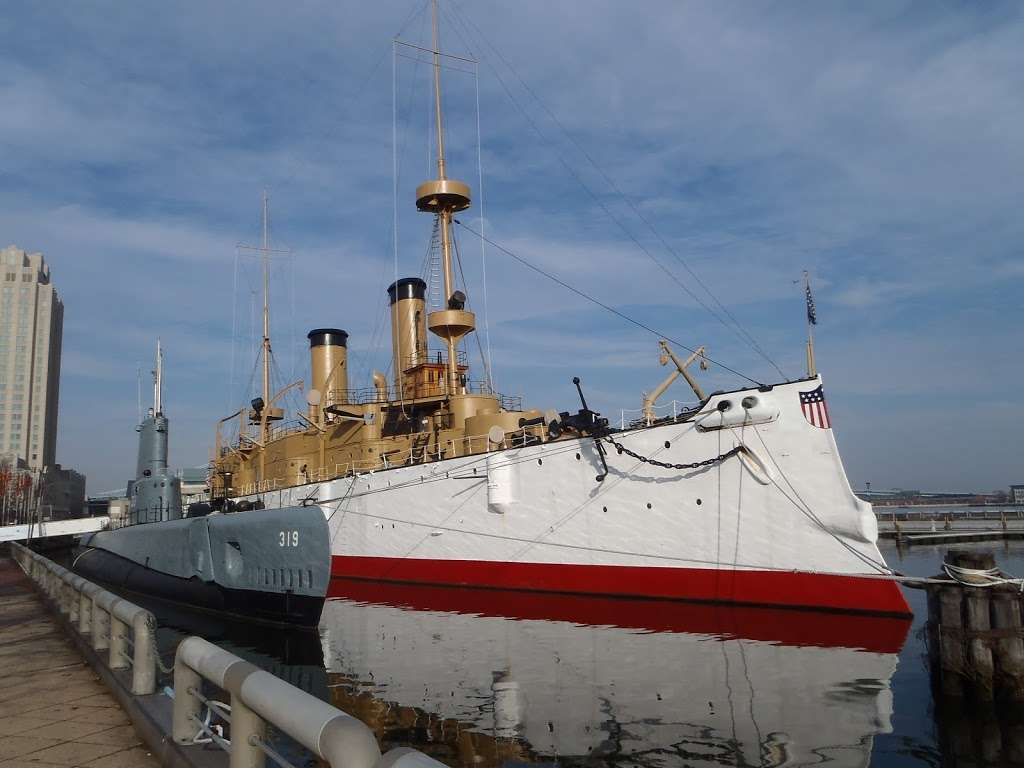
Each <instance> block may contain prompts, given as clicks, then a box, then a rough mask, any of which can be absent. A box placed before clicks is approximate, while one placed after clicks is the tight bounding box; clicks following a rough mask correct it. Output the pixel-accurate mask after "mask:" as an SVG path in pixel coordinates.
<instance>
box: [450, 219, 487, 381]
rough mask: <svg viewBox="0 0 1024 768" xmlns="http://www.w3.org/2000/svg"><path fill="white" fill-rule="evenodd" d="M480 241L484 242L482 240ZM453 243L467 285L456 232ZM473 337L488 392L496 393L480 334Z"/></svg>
mask: <svg viewBox="0 0 1024 768" xmlns="http://www.w3.org/2000/svg"><path fill="white" fill-rule="evenodd" d="M480 242H483V241H482V240H481V241H480ZM452 245H454V246H455V263H456V264H457V265H458V267H459V277H461V278H462V285H463V286H465V285H466V273H465V272H463V271H462V255H461V254H460V253H459V239H458V238H457V237H455V233H454V232H453V233H452ZM466 306H467V307H468V306H470V302H469V299H468V298H467V300H466ZM473 337H474V338H475V339H476V348H477V350H478V351H479V352H480V362H481V363H483V366H484V372H485V373H487V374H488V375H487V388H488V392H490V393H492V394H493V393H494V384H493V383H492V382H491V377H490V374H489V373H488V369H487V358H486V357H485V356H484V348H483V344H481V342H480V334H479V333H474V334H473Z"/></svg>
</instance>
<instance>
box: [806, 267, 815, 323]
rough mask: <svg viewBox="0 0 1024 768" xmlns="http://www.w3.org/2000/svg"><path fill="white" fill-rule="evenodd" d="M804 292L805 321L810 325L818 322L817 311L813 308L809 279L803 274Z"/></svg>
mask: <svg viewBox="0 0 1024 768" xmlns="http://www.w3.org/2000/svg"><path fill="white" fill-rule="evenodd" d="M804 292H805V293H806V294H807V322H808V323H810V324H811V325H817V324H818V313H817V311H816V310H815V309H814V297H813V296H812V295H811V281H810V279H808V278H807V276H806V275H804Z"/></svg>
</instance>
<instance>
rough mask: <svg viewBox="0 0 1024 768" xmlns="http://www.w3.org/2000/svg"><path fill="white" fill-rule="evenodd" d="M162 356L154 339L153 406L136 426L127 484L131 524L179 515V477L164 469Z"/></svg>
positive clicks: (165, 431) (166, 424) (165, 424)
mask: <svg viewBox="0 0 1024 768" xmlns="http://www.w3.org/2000/svg"><path fill="white" fill-rule="evenodd" d="M163 359H164V358H163V351H162V349H161V347H160V342H159V341H158V342H157V346H156V369H155V370H154V371H153V407H152V408H150V409H149V414H148V415H147V416H146V418H145V419H143V420H142V423H141V424H139V426H138V430H137V431H138V433H139V453H138V460H137V462H136V465H135V480H134V481H133V482H132V483H131V484H130V485H129V487H128V497H129V498H130V499H131V507H130V509H129V521H130V522H131V523H152V522H157V521H160V520H175V519H177V518H179V517H181V480H180V479H179V478H177V477H173V476H171V475H169V474H168V472H167V437H168V429H169V427H170V422H169V421H168V419H167V417H166V416H165V415H164V412H163Z"/></svg>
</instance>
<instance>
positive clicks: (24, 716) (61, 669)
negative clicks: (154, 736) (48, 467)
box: [0, 557, 159, 768]
mask: <svg viewBox="0 0 1024 768" xmlns="http://www.w3.org/2000/svg"><path fill="white" fill-rule="evenodd" d="M52 766H63V768H86V767H88V768H159V763H158V762H157V761H156V759H154V758H153V757H152V756H150V754H149V753H148V752H147V751H146V750H145V748H144V747H143V746H142V742H141V740H140V739H139V738H138V737H137V736H136V735H135V731H134V730H133V729H132V726H131V724H130V723H129V721H128V718H127V717H126V716H125V714H124V712H122V711H121V709H120V708H119V707H118V705H117V702H116V701H115V700H114V698H113V697H112V696H111V695H110V694H109V693H108V691H107V689H106V687H105V686H104V685H103V684H102V683H101V682H100V681H99V679H98V678H97V677H96V675H94V674H93V672H92V670H91V669H90V668H89V666H88V665H87V664H86V663H85V662H84V661H83V660H82V657H81V656H79V655H78V652H77V651H76V650H75V649H74V647H73V646H72V645H71V644H70V643H69V642H68V640H67V639H66V637H65V634H64V632H63V631H62V630H61V628H60V627H59V626H58V624H57V623H56V621H54V619H53V616H52V615H51V614H50V612H49V611H48V610H47V609H46V607H45V606H44V604H43V602H42V600H41V599H40V598H39V595H38V594H37V593H36V591H35V590H34V589H33V588H32V584H31V582H29V580H28V579H27V578H26V576H25V574H23V573H22V572H21V569H20V568H19V567H18V566H17V564H16V563H15V562H14V561H13V560H10V559H8V558H6V557H2V558H0V768H29V767H31V768H50V767H52Z"/></svg>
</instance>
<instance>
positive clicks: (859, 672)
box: [321, 580, 909, 766]
mask: <svg viewBox="0 0 1024 768" xmlns="http://www.w3.org/2000/svg"><path fill="white" fill-rule="evenodd" d="M333 586H334V588H333V590H332V591H333V593H334V594H335V596H336V597H338V598H340V599H334V600H329V601H328V603H327V606H326V608H325V610H324V615H323V619H322V621H321V632H322V633H323V635H324V639H325V645H327V648H328V652H327V653H328V655H327V658H326V665H327V670H328V677H329V685H330V688H331V697H332V701H333V702H334V703H335V704H336V705H338V706H340V707H342V708H343V709H346V710H347V711H350V712H352V713H353V714H355V715H357V716H358V717H360V718H361V719H363V720H364V721H365V722H367V723H368V724H369V725H370V726H371V727H373V728H374V729H375V730H376V731H377V733H378V737H379V738H380V739H381V740H382V742H384V743H385V744H389V745H391V744H401V743H407V744H413V745H415V746H417V747H419V748H420V749H426V750H427V751H429V752H431V753H432V754H433V755H434V756H435V757H437V758H439V759H441V760H444V761H445V762H448V763H450V764H453V765H474V766H480V765H495V766H496V765H505V764H509V763H515V762H531V763H532V762H539V761H547V760H551V759H554V758H557V759H558V761H559V762H562V763H591V762H601V763H604V764H616V765H618V764H626V763H628V764H630V765H637V764H638V765H656V764H657V765H665V764H671V765H682V764H686V765H703V764H709V765H710V764H730V765H747V764H750V765H799V764H807V763H812V762H813V763H818V762H829V761H831V762H833V763H835V764H836V765H843V766H846V765H849V766H863V765H867V764H868V763H869V761H870V757H871V748H872V741H873V736H874V735H875V734H877V733H885V732H888V731H889V730H890V724H889V719H890V715H891V712H892V695H891V691H890V688H889V680H890V679H891V677H892V674H893V672H894V670H895V667H896V653H897V652H898V651H899V649H900V647H901V646H902V643H903V640H904V638H905V636H906V633H907V630H908V627H909V623H908V622H907V621H905V620H901V619H893V618H877V617H856V616H843V615H832V614H817V613H800V612H792V611H782V610H771V609H747V608H739V607H736V606H731V607H715V606H680V605H678V604H666V603H659V602H658V601H632V600H614V599H601V598H587V599H583V600H581V599H579V598H578V597H571V598H570V597H566V598H559V597H558V596H543V597H541V596H538V595H525V596H514V595H513V596H509V595H507V594H503V593H491V592H486V591H478V590H452V589H431V588H408V587H403V588H395V589H394V590H392V591H388V592H385V591H382V590H381V585H373V586H372V589H368V588H367V587H366V586H365V585H361V584H359V583H358V582H339V581H337V580H336V581H335V582H334V585H333ZM510 600H511V601H512V602H510ZM866 649H867V650H866Z"/></svg>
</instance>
